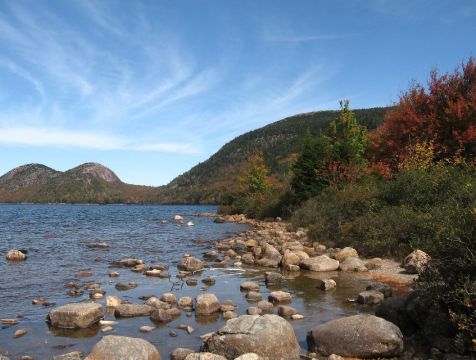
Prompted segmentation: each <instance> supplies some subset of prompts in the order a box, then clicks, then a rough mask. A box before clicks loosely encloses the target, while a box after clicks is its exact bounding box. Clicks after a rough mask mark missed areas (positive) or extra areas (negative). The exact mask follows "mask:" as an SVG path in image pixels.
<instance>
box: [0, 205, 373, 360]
mask: <svg viewBox="0 0 476 360" xmlns="http://www.w3.org/2000/svg"><path fill="white" fill-rule="evenodd" d="M214 210H215V208H214V207H210V206H73V205H64V206H60V205H51V206H47V205H38V206H36V205H23V206H16V205H15V206H13V205H3V206H0V224H1V226H0V239H1V243H0V253H1V254H5V253H6V252H7V251H8V249H11V248H24V249H27V250H28V252H29V258H28V260H27V261H26V262H23V263H6V261H5V260H4V259H2V260H0V274H1V276H0V288H1V291H0V318H11V317H15V316H17V315H21V316H23V318H22V319H21V321H20V324H18V325H16V326H10V327H8V326H5V327H3V328H2V329H0V353H9V354H10V355H11V356H12V357H17V356H20V355H32V356H34V357H35V358H36V359H50V358H52V357H53V356H54V355H58V354H62V353H65V352H69V351H82V352H83V353H85V354H87V353H88V352H89V350H90V349H91V348H92V347H93V345H94V344H95V343H96V342H97V341H99V339H100V338H101V337H102V336H104V335H105V334H103V333H102V332H101V330H100V328H99V327H98V326H94V327H92V328H89V329H81V330H60V329H55V328H51V327H49V326H48V324H47V323H46V322H45V317H46V315H47V313H48V311H49V310H50V308H47V307H43V306H41V305H32V303H31V302H32V300H33V299H34V298H38V297H44V298H46V299H47V300H48V301H53V302H56V303H57V305H62V304H65V303H70V302H75V301H80V300H85V299H87V298H88V296H87V292H86V294H85V295H83V296H80V297H76V298H70V297H68V296H67V295H66V294H67V292H68V291H69V290H71V289H66V288H64V285H65V283H67V282H69V281H74V282H76V283H78V284H80V285H81V287H84V284H86V283H89V282H95V283H99V284H101V287H102V288H103V289H104V290H105V291H106V295H117V296H119V297H120V298H121V299H122V300H123V301H129V302H131V303H143V300H140V299H139V298H141V297H144V296H151V295H155V296H160V295H161V294H163V293H165V292H170V291H171V290H172V289H173V292H174V293H175V295H176V296H177V298H179V297H181V296H192V297H196V296H198V295H200V294H203V293H204V291H203V290H204V289H203V284H202V283H201V279H202V278H203V277H206V276H214V277H216V284H215V285H214V286H211V287H210V288H209V290H208V291H209V292H212V293H214V294H216V295H217V297H218V298H219V300H220V301H221V302H223V301H224V300H227V299H230V300H232V301H233V302H234V303H235V304H237V310H236V311H237V313H238V314H240V315H241V314H245V313H246V309H247V308H248V307H249V306H252V304H251V303H249V302H248V301H247V300H246V298H245V295H246V293H242V292H240V290H239V289H240V287H239V285H240V283H241V282H243V281H245V280H253V281H257V282H258V283H259V284H260V286H261V292H262V294H263V299H267V298H268V295H269V293H270V292H271V291H274V290H278V289H282V290H285V291H289V292H291V293H292V294H293V302H292V303H291V306H293V307H295V308H296V309H298V311H299V312H300V313H302V314H303V315H304V316H305V318H304V319H302V320H299V321H292V320H291V323H292V325H293V327H294V329H295V331H296V336H297V337H298V340H299V342H300V344H301V346H302V347H303V349H305V348H306V345H305V339H306V333H307V332H308V331H309V330H310V329H311V328H312V327H313V326H315V325H318V324H321V323H324V322H326V321H328V320H331V319H334V318H336V317H339V316H344V315H351V314H356V313H359V312H372V311H373V308H372V307H364V306H361V305H357V304H355V303H350V302H348V301H347V299H348V298H351V297H355V296H356V295H357V294H358V293H359V292H360V291H363V290H364V289H365V287H366V285H367V284H368V281H367V280H364V279H358V278H356V277H355V276H354V275H352V274H340V273H337V272H332V273H326V274H324V273H312V272H297V273H288V272H284V273H283V275H284V276H285V277H286V281H285V282H284V283H283V284H282V285H279V286H275V285H274V286H273V287H269V288H267V287H266V285H265V282H264V277H263V274H264V270H260V269H255V268H245V269H244V270H243V269H230V268H229V269H214V268H211V269H208V270H206V271H204V272H203V274H201V275H197V276H196V277H197V279H198V285H197V286H187V285H185V284H184V281H182V280H180V279H177V278H176V277H175V275H176V274H177V269H176V267H175V266H174V265H173V264H175V263H176V262H177V260H179V259H180V258H181V256H182V254H184V253H191V254H194V255H196V256H201V255H202V254H203V253H204V252H206V251H209V250H210V248H211V246H212V243H211V242H210V240H218V239H222V238H225V237H227V236H228V235H231V234H233V233H236V232H241V231H244V230H246V227H245V226H243V225H238V224H214V223H213V218H203V217H197V218H193V222H194V223H195V226H193V227H186V226H182V225H179V224H176V223H173V222H170V223H168V224H162V223H161V221H162V220H164V219H171V218H172V217H173V215H175V214H181V215H183V216H184V217H185V222H187V221H188V220H189V219H190V218H191V217H190V216H191V214H192V213H197V212H211V211H214ZM91 242H106V243H108V244H109V245H110V247H109V248H108V249H91V248H89V247H88V246H87V244H88V243H91ZM125 257H138V258H141V259H143V260H144V261H145V262H146V263H147V264H152V263H168V264H170V265H171V266H170V269H169V272H170V274H171V276H172V277H171V279H160V278H155V277H145V276H143V275H141V274H138V273H134V272H131V271H130V269H126V268H116V269H110V268H109V266H110V263H111V262H112V261H115V260H118V259H121V258H125ZM111 270H114V271H117V272H118V273H119V277H118V278H110V277H109V276H108V272H109V271H111ZM79 271H91V272H92V276H91V277H88V278H78V277H76V275H75V274H76V273H77V272H79ZM329 277H332V278H333V279H335V280H336V282H337V288H336V289H335V290H332V291H328V292H323V291H321V290H320V289H319V288H318V285H319V280H320V279H322V278H329ZM184 280H185V279H184ZM130 281H135V282H136V283H137V284H138V286H137V287H136V288H133V289H130V290H126V291H118V290H116V288H115V285H116V284H117V283H118V282H121V283H128V282H130ZM99 303H101V304H103V305H104V306H105V304H106V300H105V298H104V299H102V300H100V301H99ZM275 313H277V310H276V309H275ZM105 319H106V320H116V319H115V317H114V314H113V312H110V311H109V312H107V314H106V317H105ZM179 324H185V325H190V326H192V327H193V328H194V329H196V331H195V332H193V333H192V334H188V333H187V332H186V331H184V330H182V329H177V326H178V325H179ZM223 324H224V321H223V318H222V316H221V315H219V314H215V315H212V316H199V317H195V315H193V316H191V317H189V316H187V313H186V312H184V311H183V312H182V314H181V315H180V317H178V318H177V319H175V320H174V321H173V322H171V323H168V324H154V323H153V322H152V321H151V320H150V319H149V317H147V316H146V317H138V318H128V319H121V320H118V321H117V324H115V325H113V329H114V330H113V331H112V332H110V333H108V334H114V335H124V336H132V337H141V338H144V339H146V340H148V341H150V342H151V343H153V344H154V345H156V346H157V347H158V349H159V350H160V352H161V355H162V356H163V358H168V355H169V354H170V352H171V351H173V350H174V349H175V348H177V347H190V348H192V349H195V350H198V349H199V347H200V342H201V340H200V335H203V334H205V333H208V332H211V331H215V330H218V329H219V328H221V327H222V326H223ZM143 325H148V326H157V327H158V328H157V329H155V330H154V331H152V332H151V333H141V332H140V331H139V328H140V327H141V326H143ZM19 328H26V329H28V333H27V334H26V335H25V336H23V337H21V338H18V339H13V333H14V332H15V331H16V330H17V329H19ZM171 331H174V332H175V333H176V334H177V336H176V337H171V336H170V335H169V333H170V332H171Z"/></svg>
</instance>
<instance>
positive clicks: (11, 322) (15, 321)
mask: <svg viewBox="0 0 476 360" xmlns="http://www.w3.org/2000/svg"><path fill="white" fill-rule="evenodd" d="M0 322H1V323H2V324H4V325H16V324H18V323H19V322H20V320H18V319H0Z"/></svg>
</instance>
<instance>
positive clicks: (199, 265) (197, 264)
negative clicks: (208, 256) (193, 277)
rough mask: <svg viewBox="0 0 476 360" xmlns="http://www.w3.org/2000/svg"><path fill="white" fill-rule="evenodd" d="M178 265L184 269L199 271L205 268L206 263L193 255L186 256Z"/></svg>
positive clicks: (180, 268)
mask: <svg viewBox="0 0 476 360" xmlns="http://www.w3.org/2000/svg"><path fill="white" fill-rule="evenodd" d="M177 267H178V269H179V270H183V271H199V270H202V269H203V268H205V263H204V262H203V261H202V260H199V259H197V258H195V257H193V256H184V257H183V258H182V260H181V261H180V263H179V264H178V265H177Z"/></svg>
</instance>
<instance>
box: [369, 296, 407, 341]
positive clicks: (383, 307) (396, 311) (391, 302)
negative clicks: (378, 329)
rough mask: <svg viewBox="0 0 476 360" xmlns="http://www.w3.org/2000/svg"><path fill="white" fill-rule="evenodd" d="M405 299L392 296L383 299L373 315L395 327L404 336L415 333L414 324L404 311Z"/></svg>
mask: <svg viewBox="0 0 476 360" xmlns="http://www.w3.org/2000/svg"><path fill="white" fill-rule="evenodd" d="M405 302H406V298H404V297H401V296H392V297H389V298H387V299H385V300H384V301H383V302H382V303H381V304H380V305H379V306H378V307H377V309H376V310H375V315H376V316H378V317H381V318H383V319H385V320H387V321H390V322H391V323H394V324H395V325H397V326H398V327H399V328H400V330H401V331H402V332H403V333H404V334H411V333H413V332H414V331H415V324H414V322H413V321H412V320H411V318H410V317H409V316H408V314H407V312H406V310H405Z"/></svg>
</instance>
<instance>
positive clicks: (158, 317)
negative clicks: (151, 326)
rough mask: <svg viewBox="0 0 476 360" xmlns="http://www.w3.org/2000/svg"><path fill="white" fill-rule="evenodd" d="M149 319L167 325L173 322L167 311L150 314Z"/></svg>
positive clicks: (161, 310) (156, 311)
mask: <svg viewBox="0 0 476 360" xmlns="http://www.w3.org/2000/svg"><path fill="white" fill-rule="evenodd" d="M150 319H151V320H153V321H156V322H160V323H168V322H171V321H172V320H173V317H172V315H171V314H170V313H169V312H168V310H164V309H157V310H154V311H152V312H151V314H150Z"/></svg>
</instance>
